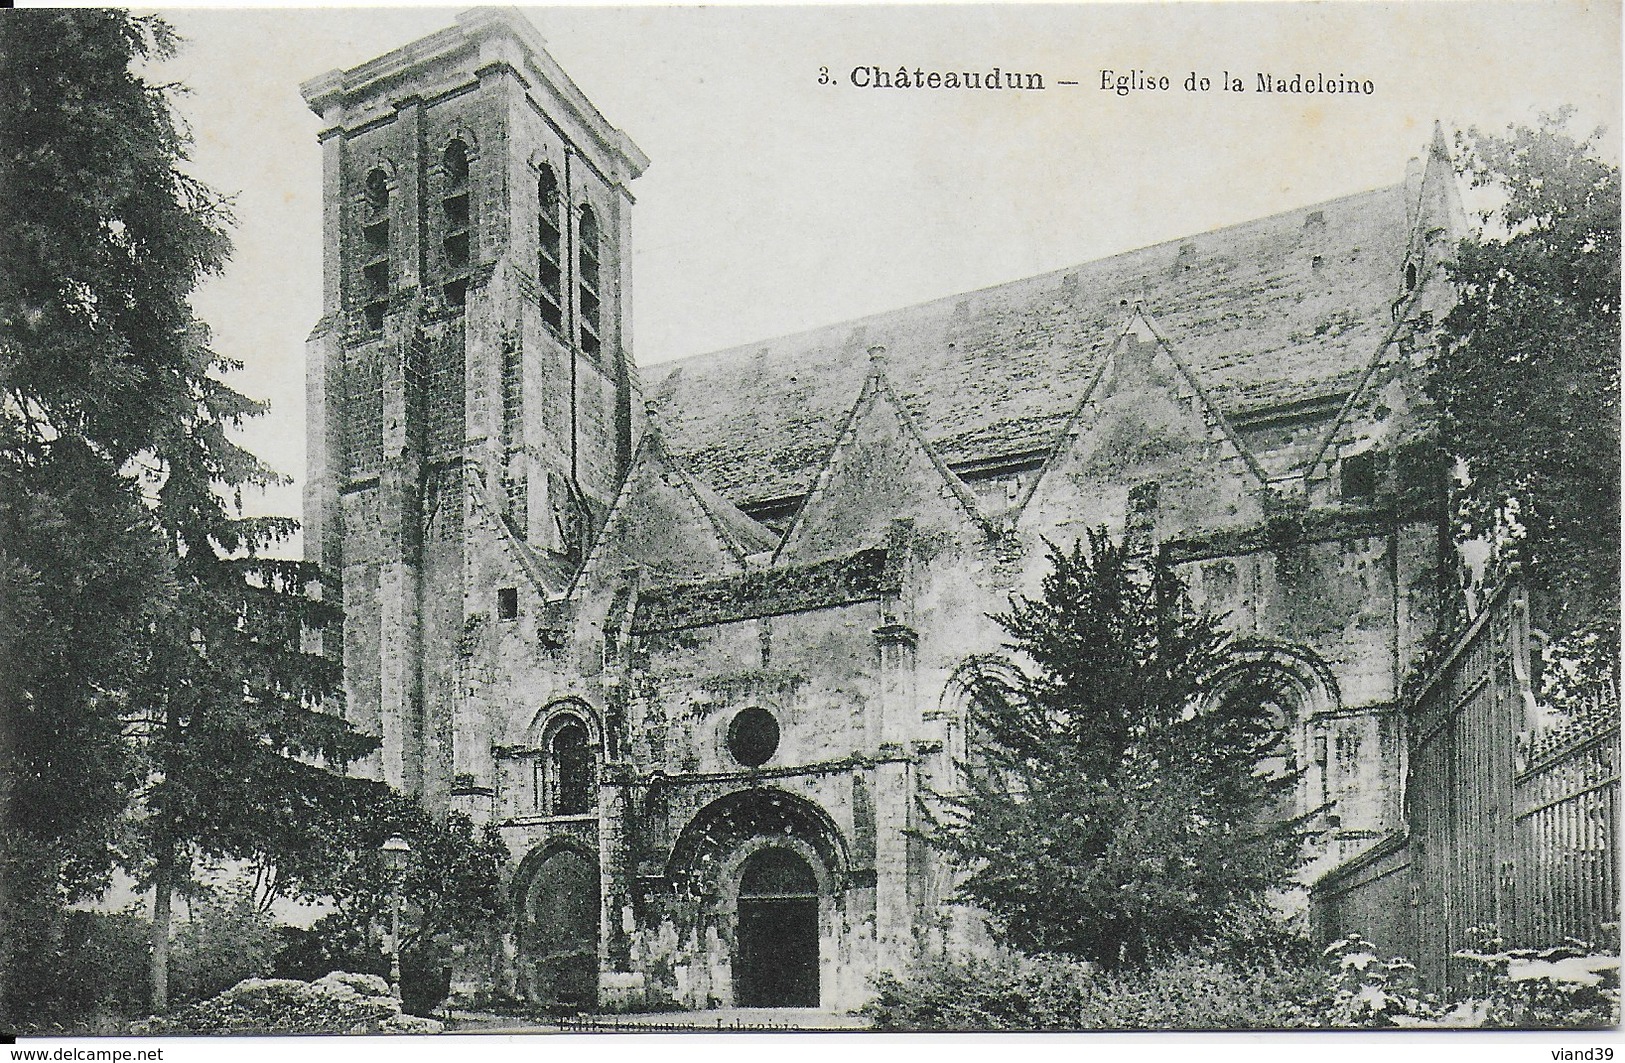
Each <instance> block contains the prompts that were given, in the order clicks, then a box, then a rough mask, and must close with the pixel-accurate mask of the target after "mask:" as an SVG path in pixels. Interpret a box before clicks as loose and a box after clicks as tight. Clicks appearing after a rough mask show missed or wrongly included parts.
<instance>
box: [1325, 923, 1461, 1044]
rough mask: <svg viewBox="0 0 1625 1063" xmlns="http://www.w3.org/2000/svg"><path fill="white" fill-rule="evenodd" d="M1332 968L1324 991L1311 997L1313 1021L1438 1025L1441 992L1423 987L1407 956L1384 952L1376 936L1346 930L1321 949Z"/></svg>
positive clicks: (1377, 1025)
mask: <svg viewBox="0 0 1625 1063" xmlns="http://www.w3.org/2000/svg"><path fill="white" fill-rule="evenodd" d="M1321 955H1322V956H1323V957H1324V959H1325V961H1326V963H1327V965H1328V966H1329V971H1328V973H1327V976H1326V984H1325V989H1324V990H1323V992H1322V993H1321V994H1320V995H1319V996H1318V997H1317V998H1315V999H1314V1000H1313V1001H1312V1002H1311V1003H1310V1011H1311V1012H1312V1013H1313V1014H1314V1016H1315V1020H1314V1021H1313V1023H1312V1025H1315V1026H1329V1027H1334V1028H1337V1027H1348V1026H1359V1027H1375V1028H1386V1027H1394V1026H1421V1025H1436V1024H1438V1022H1439V1020H1440V1019H1441V1018H1442V1016H1443V1012H1442V1010H1441V1008H1440V1006H1439V1001H1438V998H1437V997H1434V996H1432V995H1431V994H1427V993H1423V992H1422V990H1421V989H1420V987H1419V986H1418V984H1417V981H1416V967H1415V966H1414V965H1413V964H1412V963H1411V962H1410V961H1409V960H1406V959H1404V958H1403V957H1397V956H1396V957H1392V958H1390V959H1387V960H1384V959H1382V958H1380V957H1379V956H1378V955H1377V953H1376V951H1375V949H1374V947H1373V946H1372V944H1371V942H1369V941H1366V940H1365V939H1364V938H1362V937H1360V935H1359V934H1347V935H1345V936H1343V937H1341V938H1339V939H1338V940H1336V941H1334V942H1332V943H1331V944H1330V945H1327V946H1326V948H1325V950H1324V951H1323V952H1322V953H1321Z"/></svg>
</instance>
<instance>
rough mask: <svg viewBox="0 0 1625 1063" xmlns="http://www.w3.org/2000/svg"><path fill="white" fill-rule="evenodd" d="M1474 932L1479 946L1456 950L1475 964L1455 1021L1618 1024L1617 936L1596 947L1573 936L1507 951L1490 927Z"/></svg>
mask: <svg viewBox="0 0 1625 1063" xmlns="http://www.w3.org/2000/svg"><path fill="white" fill-rule="evenodd" d="M1473 930H1474V932H1476V933H1477V935H1478V937H1479V939H1480V940H1479V948H1478V949H1476V950H1464V951H1462V952H1458V953H1456V955H1457V956H1458V957H1459V958H1461V959H1464V960H1468V961H1469V962H1471V963H1473V964H1474V965H1476V968H1477V969H1476V970H1475V971H1474V973H1473V974H1472V976H1471V977H1470V978H1469V980H1468V986H1469V996H1468V999H1467V1000H1466V1001H1464V1002H1463V1004H1462V1005H1461V1006H1459V1007H1458V1008H1457V1009H1456V1011H1455V1013H1454V1015H1455V1017H1456V1018H1457V1019H1458V1020H1459V1021H1468V1022H1471V1023H1472V1025H1475V1026H1488V1027H1496V1028H1500V1029H1516V1030H1553V1029H1556V1030H1592V1029H1601V1028H1604V1027H1609V1026H1617V1025H1619V1018H1620V1014H1619V943H1618V941H1617V940H1616V941H1613V942H1605V943H1604V944H1603V945H1602V946H1601V948H1600V949H1599V948H1594V947H1593V946H1592V945H1591V944H1590V943H1588V942H1584V941H1579V940H1576V939H1574V938H1570V939H1568V940H1567V941H1565V942H1564V943H1563V944H1561V945H1558V946H1557V947H1555V948H1548V949H1508V948H1506V942H1505V941H1504V940H1503V939H1502V938H1501V937H1500V935H1499V933H1498V932H1497V931H1496V928H1495V927H1493V926H1491V927H1482V928H1480V927H1474V928H1473ZM1611 930H1612V931H1613V932H1614V933H1615V934H1617V927H1613V928H1611Z"/></svg>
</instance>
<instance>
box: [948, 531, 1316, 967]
mask: <svg viewBox="0 0 1625 1063" xmlns="http://www.w3.org/2000/svg"><path fill="white" fill-rule="evenodd" d="M1049 561H1050V565H1051V570H1050V572H1049V573H1048V574H1047V575H1046V576H1045V578H1044V580H1043V585H1042V594H1041V595H1040V596H1039V597H1038V598H1034V599H1026V598H1016V599H1013V600H1012V602H1011V608H1010V610H1009V612H1007V613H1004V614H1002V615H999V616H997V617H996V618H995V619H997V620H998V622H999V623H1000V624H1001V625H1002V626H1003V627H1004V629H1005V630H1006V631H1007V632H1008V633H1009V635H1010V641H1009V643H1008V646H1007V648H1008V649H1009V650H1011V651H1013V653H1014V654H1015V655H1016V656H1015V657H1014V658H1013V660H1012V664H1013V666H1015V667H1016V669H1017V670H1018V671H1019V673H1020V675H1021V677H1022V678H1021V679H1020V681H1019V682H1018V683H1017V685H1016V688H1015V689H1013V690H1009V691H1006V692H1004V695H1005V696H1002V697H984V698H980V699H978V701H977V703H976V706H975V708H974V709H973V718H972V721H971V729H972V734H973V736H974V737H973V745H974V748H973V752H972V758H971V762H970V763H968V764H966V765H963V766H962V767H963V772H962V774H963V775H964V776H965V784H964V787H963V789H962V791H961V792H959V793H957V794H952V795H939V797H940V800H941V802H942V807H941V808H940V809H939V810H938V811H936V812H935V813H934V819H935V825H934V827H933V828H932V830H931V831H930V832H929V834H928V839H929V840H930V841H932V842H933V843H934V844H935V845H937V846H939V847H940V848H942V849H944V850H946V851H947V852H948V853H950V854H952V855H953V856H954V857H955V858H957V860H958V862H959V863H960V864H961V866H962V868H963V870H964V873H965V877H964V878H963V879H962V881H961V883H960V887H959V894H960V896H961V897H962V898H963V899H965V900H968V901H971V902H973V903H975V904H976V905H977V906H978V907H980V908H981V909H982V910H983V911H984V912H986V913H987V914H988V915H989V916H991V918H992V922H993V925H994V927H995V929H996V931H997V932H998V934H999V935H1000V936H1001V937H1002V939H1003V940H1004V941H1005V942H1006V943H1008V944H1010V945H1012V946H1014V947H1016V948H1018V949H1020V950H1022V951H1024V952H1028V953H1060V954H1065V955H1070V956H1076V957H1080V958H1084V959H1089V960H1093V961H1096V962H1099V963H1101V964H1102V965H1105V966H1108V967H1116V966H1120V965H1137V964H1141V963H1144V962H1146V961H1147V960H1148V959H1151V958H1153V957H1154V956H1156V955H1157V954H1158V953H1160V952H1164V951H1167V950H1171V949H1177V948H1181V947H1187V946H1190V945H1192V944H1195V943H1197V942H1200V941H1202V940H1204V939H1212V938H1215V937H1218V936H1220V935H1221V934H1222V931H1223V929H1224V925H1225V920H1226V919H1227V918H1228V917H1229V916H1231V915H1232V914H1235V913H1236V912H1238V910H1240V909H1243V908H1247V907H1249V906H1257V905H1259V904H1261V903H1263V902H1264V899H1265V896H1266V894H1267V892H1268V891H1269V890H1270V889H1271V888H1273V887H1278V886H1281V885H1283V884H1284V883H1285V880H1286V878H1287V876H1288V874H1289V873H1290V871H1291V869H1292V867H1293V865H1294V862H1295V860H1296V855H1297V849H1298V838H1297V832H1296V823H1295V822H1294V821H1293V820H1291V819H1290V818H1283V817H1281V816H1280V815H1279V814H1278V808H1279V806H1280V802H1281V798H1282V796H1283V794H1284V793H1285V792H1286V791H1287V790H1288V789H1289V788H1290V787H1291V786H1292V785H1293V784H1294V783H1295V781H1296V780H1295V778H1294V777H1293V776H1291V775H1281V776H1277V777H1273V778H1272V777H1266V776H1265V775H1263V774H1261V773H1260V772H1259V771H1258V768H1259V762H1260V760H1261V758H1262V757H1264V756H1265V755H1266V754H1267V753H1269V752H1270V751H1271V750H1272V749H1273V748H1274V747H1275V746H1276V745H1277V743H1279V742H1280V741H1282V739H1283V736H1282V734H1281V731H1280V724H1279V721H1277V720H1276V719H1275V717H1274V715H1273V710H1272V708H1271V703H1272V700H1273V692H1272V690H1271V689H1270V687H1269V684H1268V682H1267V681H1266V680H1265V679H1264V678H1263V677H1256V678H1251V677H1248V676H1246V675H1242V676H1239V677H1237V676H1236V675H1234V674H1229V675H1226V663H1227V660H1228V659H1229V654H1228V651H1229V649H1230V645H1229V643H1228V642H1227V640H1226V638H1225V636H1224V634H1223V633H1222V631H1221V630H1220V628H1219V625H1218V623H1217V621H1216V620H1215V619H1213V618H1212V617H1208V616H1203V615H1199V614H1197V613H1194V612H1193V611H1192V610H1191V609H1190V608H1189V605H1188V602H1187V598H1186V594H1185V588H1184V586H1183V585H1182V584H1181V582H1180V580H1179V578H1178V576H1177V574H1176V573H1175V572H1174V571H1173V569H1172V567H1171V566H1169V565H1168V564H1166V563H1165V562H1163V561H1161V560H1155V559H1147V558H1142V557H1139V556H1136V555H1135V554H1132V553H1130V552H1128V551H1126V550H1125V549H1123V548H1122V547H1121V546H1118V545H1116V544H1114V543H1113V542H1111V540H1110V539H1109V538H1108V537H1107V535H1106V533H1105V532H1104V530H1101V531H1099V532H1096V533H1092V534H1091V535H1090V537H1089V542H1088V544H1087V546H1085V545H1084V544H1082V543H1078V544H1074V546H1073V547H1072V548H1071V549H1070V550H1062V549H1060V548H1058V547H1055V546H1053V545H1051V547H1050V552H1049ZM1221 676H1225V677H1226V678H1225V686H1224V690H1223V695H1222V696H1216V695H1217V694H1218V693H1219V691H1218V688H1217V683H1218V681H1219V680H1220V678H1221Z"/></svg>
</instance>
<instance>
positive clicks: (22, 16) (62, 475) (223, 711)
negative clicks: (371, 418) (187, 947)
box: [0, 9, 374, 1021]
mask: <svg viewBox="0 0 1625 1063" xmlns="http://www.w3.org/2000/svg"><path fill="white" fill-rule="evenodd" d="M174 45H175V39H174V37H173V34H172V33H171V32H170V30H169V28H168V26H167V25H166V24H165V23H164V22H163V21H162V20H161V19H158V18H156V17H151V16H148V17H135V16H132V15H130V14H129V13H127V12H123V11H117V10H104V9H61V10H24V11H17V12H12V13H10V14H8V16H7V17H6V18H4V19H0V76H3V79H4V82H5V84H6V92H5V93H4V94H3V97H0V101H3V102H0V145H4V150H3V151H0V227H3V228H0V413H3V416H0V476H3V483H0V535H3V538H0V593H3V594H4V596H5V609H4V614H3V616H0V677H3V678H0V698H3V703H0V714H3V715H0V831H3V840H4V851H3V852H0V972H3V975H0V976H3V977H4V979H5V981H4V983H3V984H0V1013H3V1015H4V1017H5V1018H6V1019H7V1020H8V1021H16V1020H17V1019H19V1018H22V1017H25V1016H28V1015H30V1014H31V1013H32V1014H37V1013H38V1011H39V1008H38V1006H39V1005H41V1004H45V1003H49V1002H48V1001H45V1000H42V999H40V994H42V993H43V994H48V993H49V992H50V987H51V984H52V980H53V975H52V972H51V970H49V969H48V968H49V962H50V957H51V956H52V955H53V953H54V951H55V950H54V948H53V940H54V939H53V936H52V934H53V931H52V926H51V924H52V920H53V918H55V916H56V915H59V913H60V911H61V907H62V905H63V904H64V903H65V902H66V901H68V900H70V899H72V898H73V897H74V896H76V895H84V894H87V893H94V892H95V891H96V890H97V889H98V888H99V887H100V886H101V885H102V884H103V883H104V882H105V881H106V876H107V874H108V872H109V869H110V868H111V867H112V866H113V864H114V863H115V862H118V863H122V864H124V865H125V866H126V867H128V868H130V869H131V870H133V871H135V872H137V873H138V875H139V876H140V877H141V878H142V879H143V880H144V881H146V882H148V883H150V884H152V885H153V886H154V890H155V894H154V897H155V900H154V913H153V914H154V936H153V971H152V973H153V999H154V1004H155V1007H156V1008H157V1010H162V1008H163V1006H164V1004H165V1003H166V996H167V993H166V986H165V982H166V962H165V961H166V958H167V948H168V914H169V905H170V898H171V896H172V894H173V892H174V891H175V889H176V888H178V887H179V886H180V885H181V884H182V883H183V882H184V881H185V879H186V877H187V875H188V869H189V866H190V862H191V861H192V860H193V859H194V858H196V857H200V856H201V857H225V858H242V859H251V860H255V861H256V862H259V863H262V864H265V863H270V862H274V861H276V860H277V859H283V860H289V859H292V858H293V856H294V855H295V854H297V853H298V852H299V851H300V849H301V848H302V847H303V846H304V845H305V844H306V843H307V842H308V840H309V833H308V832H309V831H311V830H315V829H319V819H320V817H319V816H318V815H317V814H316V813H317V812H319V811H320V810H321V809H323V808H326V807H327V806H329V805H331V804H333V803H334V802H340V803H342V802H343V801H346V800H351V801H353V800H355V799H356V797H355V793H354V789H355V786H357V785H359V784H356V783H355V782H354V781H353V780H347V779H344V778H342V777H341V776H340V775H338V774H336V773H335V772H334V771H333V770H332V769H337V768H342V767H343V766H344V764H345V763H347V762H348V761H349V760H351V759H352V758H354V757H356V756H358V755H361V754H362V753H364V752H365V751H366V750H367V749H369V748H371V746H372V745H373V744H374V743H373V740H371V739H367V738H363V737H361V736H359V735H356V734H355V733H353V732H352V731H351V730H350V729H349V728H348V727H347V726H346V725H345V724H344V722H343V720H342V718H341V717H340V716H338V715H334V714H331V713H329V712H327V711H323V710H324V709H329V708H331V707H333V705H334V699H335V698H336V696H337V694H338V682H337V680H338V669H337V666H336V665H335V663H334V662H333V661H332V660H331V659H329V658H328V657H325V656H323V655H321V654H319V653H307V652H305V650H306V646H305V644H304V641H303V640H304V639H306V638H307V637H308V636H309V635H310V634H311V633H312V632H318V631H320V630H321V629H322V628H323V627H326V626H329V625H331V624H332V623H333V622H334V620H335V619H336V612H335V610H334V609H333V608H332V607H331V606H330V605H328V604H326V603H324V602H322V601H321V600H320V599H319V598H318V597H317V596H316V595H314V594H313V593H311V591H312V589H313V588H314V586H315V585H316V582H317V579H318V573H316V572H315V571H314V570H313V569H312V568H310V567H309V566H307V565H305V564H304V563H302V562H293V561H283V560H276V559H273V558H271V557H269V556H267V551H268V550H269V549H271V548H273V547H274V545H275V544H276V543H277V542H278V541H280V540H282V539H284V538H285V537H286V536H287V535H288V534H289V533H290V532H291V530H292V528H293V524H292V522H290V521H286V520H274V519H273V520H263V519H261V520H250V519H244V518H242V517H241V516H240V513H241V501H242V494H243V492H244V491H245V490H247V489H250V488H252V487H255V486H258V485H263V484H266V483H268V482H271V480H272V479H274V474H273V473H271V471H270V470H268V469H266V468H265V467H264V466H262V465H261V464H260V463H259V462H258V461H257V460H255V459H254V458H253V456H252V455H250V454H248V453H247V452H246V451H244V450H242V449H241V448H240V447H238V446H237V445H236V444H235V443H233V442H232V441H231V438H230V432H231V431H232V430H233V429H234V428H235V427H236V426H237V425H239V424H240V422H241V421H242V420H243V419H244V418H246V417H250V416H253V415H255V414H256V413H258V412H259V410H260V406H259V404H257V403H255V402H253V401H251V400H249V399H247V398H246V397H244V396H243V395H241V394H239V393H238V392H237V391H236V390H234V389H233V388H232V387H230V386H229V385H228V384H226V383H225V382H224V377H225V376H226V375H227V374H229V373H230V372H231V371H232V370H234V369H236V368H238V366H237V365H236V363H234V362H232V361H231V360H229V359H225V358H222V357H220V356H219V355H217V354H216V353H215V352H213V351H212V350H210V348H209V342H208V335H207V330H206V329H205V328H204V327H203V326H202V325H201V323H199V322H198V321H196V320H195V318H194V317H193V314H192V311H191V307H190V297H191V295H192V292H193V290H194V289H195V287H196V285H197V284H198V282H199V281H200V280H201V279H202V278H203V277H205V276H207V275H208V274H210V273H214V272H217V271H218V270H220V269H221V268H222V267H223V265H224V263H225V261H226V257H227V255H228V253H229V250H230V242H229V240H228V238H227V236H226V226H227V225H228V224H229V222H230V220H231V219H230V212H229V209H228V206H227V203H226V201H225V200H224V199H223V198H222V197H221V196H219V195H218V194H216V193H215V192H213V191H212V190H210V189H208V188H207V187H205V186H204V185H202V184H200V183H198V182H197V181H196V180H194V179H193V178H191V177H190V176H188V175H187V173H186V172H185V162H186V150H187V144H188V142H187V136H186V133H185V130H184V129H183V128H182V127H181V126H180V124H179V123H178V122H177V121H176V119H175V117H174V113H173V111H172V106H171V105H172V94H173V91H174V90H173V88H172V87H169V86H162V85H155V84H152V83H150V82H149V81H147V80H145V78H144V77H143V76H142V75H141V73H140V70H139V67H140V65H141V64H142V63H143V62H144V61H146V60H150V59H158V58H163V57H165V56H167V55H168V54H170V52H171V50H172V49H173V47H174ZM42 965H43V966H42Z"/></svg>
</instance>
